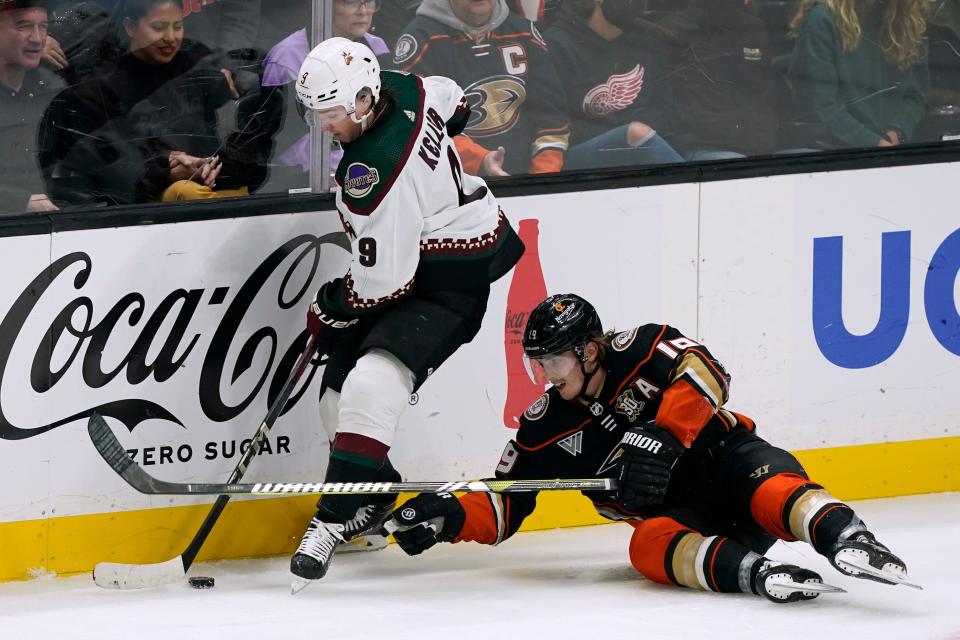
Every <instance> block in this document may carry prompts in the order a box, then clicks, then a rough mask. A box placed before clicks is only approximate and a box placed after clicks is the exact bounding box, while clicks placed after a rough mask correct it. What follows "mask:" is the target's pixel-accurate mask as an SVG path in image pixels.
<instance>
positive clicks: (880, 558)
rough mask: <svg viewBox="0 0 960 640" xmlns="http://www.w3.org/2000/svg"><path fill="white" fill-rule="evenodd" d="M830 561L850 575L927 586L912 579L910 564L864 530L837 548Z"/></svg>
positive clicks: (891, 582)
mask: <svg viewBox="0 0 960 640" xmlns="http://www.w3.org/2000/svg"><path fill="white" fill-rule="evenodd" d="M829 560H830V564H832V565H833V566H834V567H836V568H837V570H838V571H841V572H843V573H845V574H847V575H848V576H853V577H855V578H863V579H865V580H874V581H876V582H882V583H883V584H902V585H905V586H907V587H913V588H914V589H923V587H921V586H920V585H918V584H915V583H913V582H910V576H908V575H907V565H906V564H904V562H903V560H901V559H900V558H898V557H897V556H895V555H893V554H892V553H890V549H888V548H887V547H886V546H884V545H883V544H881V543H879V542H877V539H876V538H875V537H874V536H873V534H872V533H870V532H869V531H861V532H859V533H857V534H855V535H853V536H851V537H850V538H847V539H846V540H840V541H839V542H837V544H835V545H834V547H833V555H832V556H830V558H829Z"/></svg>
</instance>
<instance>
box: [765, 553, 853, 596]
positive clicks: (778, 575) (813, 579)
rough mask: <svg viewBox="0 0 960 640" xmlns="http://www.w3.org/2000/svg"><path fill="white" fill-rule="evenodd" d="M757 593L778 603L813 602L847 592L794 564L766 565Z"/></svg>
mask: <svg viewBox="0 0 960 640" xmlns="http://www.w3.org/2000/svg"><path fill="white" fill-rule="evenodd" d="M754 588H755V589H756V591H757V593H758V594H760V595H762V596H764V597H766V598H767V599H768V600H770V601H772V602H776V603H783V602H797V601H798V600H813V599H814V598H816V597H817V596H819V595H820V594H821V593H844V592H845V591H846V590H845V589H841V588H840V587H834V586H833V585H829V584H824V583H823V579H822V578H821V577H820V576H819V575H818V574H817V573H815V572H813V571H810V570H809V569H802V568H800V567H798V566H795V565H792V564H771V563H768V564H766V565H765V566H764V567H763V568H762V569H761V570H760V572H759V573H758V574H757V577H756V580H755V582H754Z"/></svg>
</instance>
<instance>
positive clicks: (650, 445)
mask: <svg viewBox="0 0 960 640" xmlns="http://www.w3.org/2000/svg"><path fill="white" fill-rule="evenodd" d="M620 445H621V449H622V451H623V455H622V456H621V459H620V476H619V477H620V482H619V485H618V488H617V500H618V501H619V502H620V504H622V505H623V506H624V507H626V508H627V509H630V510H631V511H636V510H638V509H639V508H641V507H647V506H650V505H655V504H662V503H663V497H664V496H665V495H666V493H667V485H668V484H670V473H671V471H673V465H675V464H676V463H677V459H678V458H679V457H680V454H681V453H683V445H681V444H680V442H679V441H678V440H677V439H676V438H675V437H673V434H671V433H670V432H669V431H667V430H666V429H664V428H663V427H659V426H657V425H656V424H655V423H653V422H648V423H647V424H644V425H641V426H639V427H634V428H633V429H630V430H629V431H627V432H626V433H625V434H623V439H622V440H621V441H620Z"/></svg>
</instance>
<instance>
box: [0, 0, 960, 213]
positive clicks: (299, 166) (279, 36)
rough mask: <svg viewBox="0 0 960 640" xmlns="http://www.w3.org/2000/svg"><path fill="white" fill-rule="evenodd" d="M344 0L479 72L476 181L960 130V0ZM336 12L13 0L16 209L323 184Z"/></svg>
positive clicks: (894, 140) (351, 13)
mask: <svg viewBox="0 0 960 640" xmlns="http://www.w3.org/2000/svg"><path fill="white" fill-rule="evenodd" d="M328 1H329V3H330V4H329V5H328V6H329V9H330V13H331V16H332V24H331V25H329V29H330V31H332V33H333V34H334V35H336V36H340V37H345V38H348V39H350V40H354V41H357V42H362V43H364V44H365V45H367V46H368V47H369V48H370V49H371V50H373V51H374V53H375V54H376V55H377V57H378V59H379V61H380V64H381V66H382V67H383V68H386V69H390V68H399V69H400V70H405V71H409V72H412V73H417V74H421V75H442V76H447V77H450V78H452V79H453V80H455V81H456V82H457V83H458V84H460V85H461V86H463V87H464V89H465V90H466V93H467V96H468V100H469V102H470V106H471V111H472V113H471V118H470V120H469V123H468V126H467V128H466V130H465V131H464V133H463V135H462V136H461V137H460V138H459V139H458V140H457V141H456V142H457V147H458V148H459V149H460V150H461V153H462V156H463V160H464V170H465V171H467V172H469V173H474V174H477V175H484V176H498V175H509V174H513V175H522V174H530V173H550V172H557V171H570V170H576V169H594V170H595V169H602V168H610V167H635V166H650V165H660V164H668V163H676V162H691V161H693V162H699V161H713V160H727V159H735V158H742V157H745V156H756V155H768V154H778V153H784V152H808V153H810V152H817V151H820V150H826V149H844V148H864V147H866V148H878V147H892V146H899V145H902V144H904V143H913V142H932V141H949V140H954V139H957V138H960V0H623V1H620V0H618V1H615V2H613V1H607V0H603V1H601V2H598V1H596V0H328ZM531 19H532V21H531ZM320 21H321V17H320V14H319V13H318V14H317V15H313V12H312V4H311V3H310V2H306V1H304V0H271V1H270V2H264V1H263V0H8V1H7V2H2V3H0V102H2V105H0V107H2V111H0V127H2V129H0V144H2V151H3V155H2V157H0V196H2V202H3V204H2V205H0V208H2V210H3V211H9V212H17V213H22V212H25V211H55V210H57V209H58V208H59V209H63V208H65V207H76V206H91V205H113V204H126V203H140V202H160V201H163V200H165V199H183V198H188V199H200V198H216V197H223V196H225V195H245V194H252V193H256V192H262V193H263V192H277V191H280V192H286V191H288V190H290V189H296V188H303V187H307V186H308V185H309V184H310V179H309V178H310V176H309V171H310V166H311V162H310V160H311V156H310V137H309V127H308V125H307V123H306V122H305V121H304V119H303V117H302V116H301V115H300V114H299V113H298V112H297V109H296V100H295V97H294V94H293V85H294V83H295V82H296V79H297V78H296V74H297V71H298V70H299V68H300V65H301V63H302V62H303V60H304V59H305V57H306V55H307V52H308V51H309V50H310V49H311V47H312V46H313V45H314V44H315V43H313V42H311V40H310V36H309V34H310V32H311V31H312V30H313V27H314V25H315V23H316V24H320ZM329 154H330V164H331V166H332V167H333V168H335V167H336V166H337V163H338V162H339V159H340V157H341V155H342V153H341V151H340V149H339V147H338V146H337V145H336V144H334V146H333V148H331V149H330V151H329Z"/></svg>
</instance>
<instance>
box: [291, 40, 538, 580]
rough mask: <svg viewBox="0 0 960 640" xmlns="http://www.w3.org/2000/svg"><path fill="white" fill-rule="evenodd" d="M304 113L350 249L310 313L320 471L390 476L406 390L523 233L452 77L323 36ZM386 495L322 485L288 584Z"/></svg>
mask: <svg viewBox="0 0 960 640" xmlns="http://www.w3.org/2000/svg"><path fill="white" fill-rule="evenodd" d="M296 90H297V99H298V101H299V103H300V105H301V106H302V107H303V111H304V114H305V117H306V119H307V121H308V123H310V124H312V125H314V126H319V127H321V129H322V130H324V131H327V132H329V133H330V134H331V135H332V137H333V138H334V139H335V140H337V141H338V142H339V143H340V144H341V146H342V147H343V151H344V153H343V159H342V160H341V161H340V164H339V166H338V168H337V172H336V182H337V191H336V202H337V210H338V212H339V214H340V219H341V222H342V223H343V227H344V230H345V231H346V233H347V234H348V235H349V237H350V241H351V248H352V253H353V258H352V261H351V264H350V268H349V270H348V271H347V273H346V274H345V275H344V276H343V277H341V278H337V279H335V280H332V281H330V282H327V283H326V284H324V285H323V287H321V288H320V291H318V292H317V295H316V297H315V298H314V301H313V303H312V304H311V306H310V309H309V311H308V314H307V326H308V328H309V330H310V332H311V333H312V334H314V335H315V336H316V339H317V342H318V344H319V345H320V346H319V349H320V350H321V352H325V353H327V354H328V355H329V361H328V363H327V366H326V370H325V372H324V375H323V386H322V391H321V399H320V415H321V419H322V420H323V424H324V427H325V428H326V430H327V433H328V436H329V438H330V441H331V445H330V459H329V465H328V468H327V475H326V480H327V481H328V482H340V481H370V480H399V474H398V473H397V472H396V471H395V470H394V468H393V467H392V466H391V464H390V460H389V458H388V457H387V454H388V452H389V450H390V447H391V445H392V444H393V438H394V434H395V431H396V428H397V423H398V421H399V418H400V414H401V413H402V412H403V410H404V408H405V407H406V406H407V404H408V400H409V397H410V394H411V393H412V392H413V391H415V390H416V389H417V388H418V387H419V386H420V385H422V384H423V383H424V382H425V381H426V378H427V376H429V375H430V374H431V373H433V372H434V371H435V370H436V369H437V367H439V366H440V365H441V364H442V363H443V362H444V361H445V360H446V359H447V358H448V357H449V356H450V355H451V354H452V353H453V352H454V351H456V350H457V349H458V348H459V347H460V345H462V344H465V343H467V342H470V341H471V340H472V339H473V337H474V336H475V335H476V333H477V331H478V330H479V328H480V323H481V321H482V319H483V315H484V312H485V310H486V305H487V297H488V295H489V291H490V283H491V282H493V281H494V280H497V279H498V278H500V277H501V276H503V275H504V274H505V273H507V272H508V271H509V270H510V269H511V268H512V267H513V265H514V264H516V262H517V260H518V259H519V258H520V255H521V254H522V253H523V244H522V243H521V241H520V239H519V238H518V236H517V235H516V233H515V232H514V231H513V229H512V228H511V226H510V224H509V222H508V221H507V219H506V218H505V217H504V215H503V213H502V212H501V211H500V208H499V207H498V206H497V201H496V199H495V198H494V197H493V194H491V193H490V190H489V189H488V188H487V186H486V184H485V183H484V182H483V180H482V179H480V178H477V177H475V176H471V175H467V174H465V173H464V172H463V171H462V168H461V162H460V157H459V155H458V153H457V150H456V147H455V146H454V144H453V142H452V139H453V137H454V136H456V135H458V134H459V133H460V132H461V131H462V130H463V128H464V126H465V125H466V123H467V119H468V117H469V115H470V108H469V106H468V105H467V101H466V99H465V98H464V95H463V90H462V89H461V88H460V87H459V86H457V84H456V83H455V82H453V81H452V80H450V79H448V78H442V77H426V78H422V77H419V76H415V75H409V74H405V73H399V72H392V71H383V72H381V70H380V66H379V64H378V63H377V58H376V56H374V54H373V52H372V51H370V49H368V48H367V47H366V46H365V45H363V44H360V43H357V42H351V41H349V40H347V39H344V38H332V39H330V40H326V41H324V42H323V43H321V44H320V45H319V46H317V47H316V48H315V49H314V50H313V51H311V52H310V54H309V56H308V57H307V59H306V61H305V62H304V63H303V66H302V67H301V69H300V75H299V77H298V79H297V82H296ZM395 499H396V496H389V497H386V498H384V497H377V498H369V497H364V496H322V497H321V498H320V501H319V502H318V503H317V513H316V515H315V516H314V518H313V519H312V520H311V522H310V524H309V526H308V527H307V530H306V533H304V535H303V539H302V540H301V542H300V546H299V548H298V549H297V552H296V553H295V554H294V556H293V558H292V559H291V561H290V570H291V572H292V573H293V574H294V576H295V577H296V578H295V580H294V591H295V592H296V591H297V590H299V589H300V588H302V587H303V586H305V585H306V584H308V582H307V581H309V580H316V579H318V578H322V577H323V576H324V575H325V574H326V572H327V569H328V567H329V564H330V560H331V558H332V556H333V552H334V550H335V549H336V547H337V546H338V545H340V544H343V543H344V542H345V541H349V540H351V539H352V538H356V537H357V536H360V535H363V534H364V533H366V532H369V531H372V530H375V529H376V530H379V528H380V525H381V523H382V522H383V520H384V519H386V518H387V517H388V516H389V515H390V512H391V510H392V507H393V504H394V502H395Z"/></svg>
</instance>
